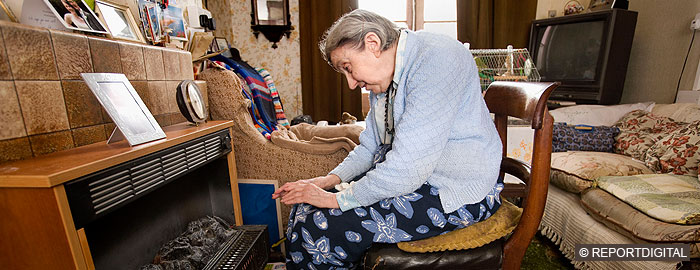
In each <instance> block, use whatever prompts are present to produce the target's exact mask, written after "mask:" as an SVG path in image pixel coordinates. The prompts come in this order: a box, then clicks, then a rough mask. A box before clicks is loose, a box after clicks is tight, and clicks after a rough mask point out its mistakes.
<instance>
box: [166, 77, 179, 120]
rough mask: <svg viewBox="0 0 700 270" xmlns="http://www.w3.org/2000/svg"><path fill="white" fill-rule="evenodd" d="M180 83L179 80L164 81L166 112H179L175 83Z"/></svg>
mask: <svg viewBox="0 0 700 270" xmlns="http://www.w3.org/2000/svg"><path fill="white" fill-rule="evenodd" d="M178 84H180V81H166V82H165V87H166V89H165V98H166V99H167V102H168V111H167V113H175V112H180V109H178V108H177V85H178Z"/></svg>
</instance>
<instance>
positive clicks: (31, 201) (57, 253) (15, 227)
mask: <svg viewBox="0 0 700 270" xmlns="http://www.w3.org/2000/svg"><path fill="white" fill-rule="evenodd" d="M232 126H233V122H231V121H209V122H207V123H204V124H201V125H199V126H193V125H189V124H186V123H183V124H178V125H173V126H169V127H165V128H164V131H165V133H166V138H165V139H161V140H157V141H153V142H149V143H145V144H141V145H137V146H133V147H131V146H129V144H128V143H127V142H126V141H120V142H117V143H112V144H107V143H106V142H100V143H95V144H91V145H86V146H82V147H78V148H73V149H69V150H65V151H61V152H56V153H52V154H48V155H45V156H40V157H36V158H32V159H27V160H21V161H16V162H8V163H4V164H0V268H2V269H92V268H94V267H95V266H94V263H93V261H92V259H93V258H92V256H91V254H90V247H89V243H88V241H87V239H86V236H85V232H84V231H83V230H82V229H76V224H75V223H74V219H73V213H71V206H70V205H69V201H68V197H67V195H66V183H68V182H70V181H71V180H74V179H78V178H80V177H84V176H87V175H90V174H93V173H96V172H100V171H102V170H105V169H108V168H110V167H113V166H117V165H119V164H122V163H124V162H128V161H130V160H134V159H138V158H140V157H144V156H146V155H149V154H152V153H155V152H157V151H161V150H164V149H168V148H170V147H173V146H176V145H180V144H183V143H186V142H189V141H192V140H196V139H197V138H200V137H202V136H206V135H209V134H212V133H214V132H221V131H222V130H227V129H228V131H229V134H230V133H231V127H232ZM227 138H230V137H227ZM228 143H230V139H229V142H228ZM218 159H225V160H226V161H223V160H221V161H220V162H224V164H227V167H228V172H227V173H228V177H229V179H228V181H229V183H230V187H231V192H230V194H231V196H232V197H231V198H232V202H233V206H232V209H233V212H234V214H233V215H235V223H236V225H242V223H243V222H242V221H243V219H242V216H241V206H240V201H239V194H238V180H237V176H236V166H235V158H234V152H233V149H231V152H229V153H228V154H225V155H224V156H222V157H220V158H218ZM223 175H226V173H224V174H223ZM224 181H225V180H224Z"/></svg>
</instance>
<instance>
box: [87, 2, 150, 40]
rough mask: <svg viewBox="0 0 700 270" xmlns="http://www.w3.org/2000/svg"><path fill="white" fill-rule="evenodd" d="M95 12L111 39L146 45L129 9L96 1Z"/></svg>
mask: <svg viewBox="0 0 700 270" xmlns="http://www.w3.org/2000/svg"><path fill="white" fill-rule="evenodd" d="M95 12H96V13H97V14H98V15H100V18H101V19H102V20H103V22H104V24H105V25H106V26H107V28H108V29H107V30H109V32H110V36H111V37H112V38H115V39H122V40H130V41H136V42H141V43H146V40H145V39H144V38H143V35H141V31H140V30H139V26H138V24H137V23H136V20H135V19H134V16H133V15H131V14H132V13H131V10H130V9H129V7H127V6H123V5H119V4H115V3H111V2H108V1H101V0H97V1H95Z"/></svg>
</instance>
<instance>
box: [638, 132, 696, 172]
mask: <svg viewBox="0 0 700 270" xmlns="http://www.w3.org/2000/svg"><path fill="white" fill-rule="evenodd" d="M698 145H700V121H695V122H692V123H690V124H688V125H685V126H683V127H681V128H679V129H676V130H675V131H673V132H671V134H669V135H668V136H666V137H664V138H663V139H660V140H658V141H657V142H656V143H655V144H654V145H652V146H651V147H650V148H649V150H647V152H646V155H645V160H644V161H645V162H646V164H647V167H649V168H651V169H653V170H655V171H657V172H659V173H673V174H679V175H690V176H697V175H698V163H700V151H698Z"/></svg>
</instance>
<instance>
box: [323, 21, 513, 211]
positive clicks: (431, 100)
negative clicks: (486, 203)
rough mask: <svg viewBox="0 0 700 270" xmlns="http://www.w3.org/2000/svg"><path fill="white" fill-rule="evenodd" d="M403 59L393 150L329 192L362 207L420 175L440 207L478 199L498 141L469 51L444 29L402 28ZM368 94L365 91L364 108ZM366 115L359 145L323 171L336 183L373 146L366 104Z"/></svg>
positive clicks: (367, 158)
mask: <svg viewBox="0 0 700 270" xmlns="http://www.w3.org/2000/svg"><path fill="white" fill-rule="evenodd" d="M403 61H404V67H403V71H402V72H401V73H402V74H401V76H400V79H399V82H398V88H397V92H396V98H395V101H394V113H393V116H394V126H395V129H396V133H395V137H394V142H393V145H392V150H391V151H389V152H388V153H387V155H386V160H385V161H384V162H382V163H379V164H377V166H376V168H375V169H374V170H372V171H370V172H368V173H367V174H366V175H365V176H364V177H362V178H361V179H359V180H358V181H356V182H355V183H353V184H352V185H351V186H350V188H348V189H345V190H343V191H341V192H339V193H338V194H337V195H336V197H346V198H348V197H349V198H353V197H354V200H353V199H350V200H349V201H356V202H357V203H359V204H360V205H363V206H368V205H371V204H373V203H376V202H378V201H380V200H382V199H385V198H391V197H396V196H400V195H404V194H408V193H411V192H413V191H415V190H416V189H418V188H419V187H420V186H421V185H423V184H424V183H426V182H427V183H428V184H430V185H431V186H433V187H435V188H437V189H438V191H439V193H440V200H441V202H442V207H443V208H444V209H443V210H444V212H445V213H450V212H453V211H455V210H457V209H458V208H459V207H460V206H462V205H464V204H471V203H476V202H479V201H481V200H482V199H483V198H484V197H486V194H487V193H488V192H489V191H490V190H491V189H492V188H493V186H494V185H495V184H496V180H497V178H498V172H499V168H500V164H501V155H502V145H501V140H500V138H499V136H498V132H497V131H496V127H495V125H494V124H493V120H492V118H491V117H490V115H489V112H488V109H487V108H486V104H485V103H484V99H483V98H482V96H481V88H480V86H479V77H478V74H477V68H476V64H475V63H474V59H473V57H472V55H471V53H470V52H469V50H467V49H466V48H464V46H462V44H461V43H460V42H459V41H457V40H454V39H452V38H449V37H447V36H443V35H438V34H433V33H428V32H422V31H421V32H411V31H408V36H407V39H406V49H405V52H404V58H403ZM375 100H376V97H375V95H374V94H373V93H372V94H370V103H371V104H370V108H374V103H375ZM365 120H366V121H367V122H366V124H367V127H366V129H365V130H364V131H363V132H362V133H361V134H360V145H358V146H357V147H356V148H355V149H354V150H353V151H352V152H350V154H349V155H348V156H347V157H346V158H345V160H343V162H342V163H340V164H339V165H338V166H337V167H336V168H335V169H333V170H332V171H331V172H330V174H335V175H337V176H339V177H340V179H341V180H342V181H343V182H347V181H350V180H352V179H353V178H355V177H356V176H358V175H360V174H362V173H364V172H366V171H367V170H369V169H370V167H371V165H372V158H373V155H374V153H375V151H376V149H377V148H378V146H379V136H378V134H377V132H376V122H375V117H374V111H373V109H370V111H369V114H368V115H367V117H366V118H365ZM382 124H383V123H382ZM340 201H341V200H339V203H340ZM340 207H341V209H342V210H343V211H346V210H348V209H350V208H352V207H354V206H350V207H348V205H345V207H344V206H343V205H341V206H340Z"/></svg>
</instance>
